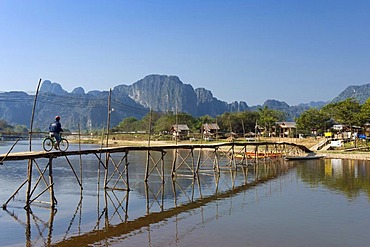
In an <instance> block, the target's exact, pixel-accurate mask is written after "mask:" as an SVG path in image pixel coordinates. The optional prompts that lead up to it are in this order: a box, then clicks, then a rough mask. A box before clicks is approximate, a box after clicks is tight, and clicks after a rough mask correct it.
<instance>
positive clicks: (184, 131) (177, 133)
mask: <svg viewBox="0 0 370 247" xmlns="http://www.w3.org/2000/svg"><path fill="white" fill-rule="evenodd" d="M171 132H172V137H173V139H176V138H178V139H186V138H188V137H189V133H190V129H189V127H188V125H187V124H175V125H172V127H171Z"/></svg>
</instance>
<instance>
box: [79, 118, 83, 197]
mask: <svg viewBox="0 0 370 247" xmlns="http://www.w3.org/2000/svg"><path fill="white" fill-rule="evenodd" d="M78 150H79V151H80V152H81V126H80V123H78ZM79 161H80V181H81V190H83V187H82V155H81V153H80V160H79Z"/></svg>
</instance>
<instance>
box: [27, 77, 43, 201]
mask: <svg viewBox="0 0 370 247" xmlns="http://www.w3.org/2000/svg"><path fill="white" fill-rule="evenodd" d="M40 84H41V78H40V80H39V83H38V85H37V89H36V95H35V100H34V102H33V108H32V116H31V122H30V132H29V151H31V150H32V131H33V120H34V116H35V110H36V103H37V96H38V94H39V88H40ZM27 179H28V184H27V192H26V205H27V207H28V206H29V204H30V192H31V186H32V185H31V183H32V159H29V160H28V167H27Z"/></svg>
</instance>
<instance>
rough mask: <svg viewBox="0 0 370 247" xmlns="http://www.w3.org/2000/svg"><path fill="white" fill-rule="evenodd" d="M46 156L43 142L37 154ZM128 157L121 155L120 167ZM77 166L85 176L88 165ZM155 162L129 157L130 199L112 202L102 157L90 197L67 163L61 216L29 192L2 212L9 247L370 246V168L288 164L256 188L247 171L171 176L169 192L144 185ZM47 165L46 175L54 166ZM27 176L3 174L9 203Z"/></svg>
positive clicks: (19, 168)
mask: <svg viewBox="0 0 370 247" xmlns="http://www.w3.org/2000/svg"><path fill="white" fill-rule="evenodd" d="M1 144H2V145H0V153H6V152H7V151H8V149H9V148H10V146H11V144H12V143H1ZM40 147H41V144H39V143H35V146H34V147H33V150H38V149H40ZM92 147H94V146H82V148H83V149H87V148H92ZM77 148H78V147H77V146H73V145H72V146H71V147H70V149H77ZM94 148H95V147H94ZM22 149H23V150H27V149H28V143H27V142H21V143H19V145H17V146H16V148H15V151H22ZM121 156H122V155H120V154H116V155H115V157H114V158H115V160H116V162H117V163H118V160H120V159H121V158H122V157H121ZM166 156H167V155H166ZM168 156H170V155H168ZM171 159H172V157H171ZM171 159H168V160H166V165H165V166H166V169H165V170H166V173H168V171H169V170H170V167H171ZM70 160H71V164H72V165H73V166H74V168H75V169H76V172H77V174H78V175H79V174H80V173H79V172H80V170H79V156H72V157H70ZM145 160H146V153H144V152H132V153H130V154H129V161H130V166H129V174H130V180H129V182H130V187H131V189H132V190H131V191H130V192H127V191H108V192H107V193H105V192H104V190H102V189H101V188H100V187H101V186H99V182H100V184H102V181H103V180H102V179H103V175H101V176H100V180H99V179H98V177H99V176H98V168H99V162H98V160H97V158H96V157H95V156H90V155H86V156H82V164H83V191H82V192H81V190H80V187H79V185H78V183H77V180H76V178H75V176H74V174H73V172H72V171H71V168H70V167H69V165H68V163H67V162H66V160H65V158H63V157H60V158H57V159H56V160H55V161H54V168H53V169H54V183H55V194H56V198H57V200H58V205H57V207H56V209H57V210H56V211H53V210H51V209H50V208H49V207H48V206H46V205H43V204H37V203H34V204H32V206H31V209H32V210H31V211H26V210H24V209H23V206H24V205H25V189H24V188H22V189H21V190H20V191H19V193H18V195H17V197H16V199H15V200H14V201H11V202H9V204H8V207H7V210H0V246H48V245H54V244H56V245H61V246H62V245H63V244H65V245H69V246H84V245H90V246H274V247H276V246H370V234H369V229H370V203H369V195H370V172H369V171H370V163H369V162H365V161H348V160H334V159H333V160H330V159H323V160H311V161H304V162H295V163H292V162H286V161H280V164H281V166H279V167H277V166H274V165H271V164H270V163H268V164H264V165H261V164H260V167H261V168H260V169H262V170H263V171H262V172H261V173H259V175H258V176H260V177H261V178H264V177H263V176H264V174H270V175H271V174H272V173H271V171H278V172H279V175H273V176H272V175H271V176H270V175H269V179H266V180H264V181H263V182H258V183H257V182H255V181H256V180H255V175H254V173H253V171H251V170H253V169H252V168H250V171H249V173H248V176H247V177H246V176H244V173H243V172H242V171H240V170H241V169H239V170H238V172H237V173H236V174H235V173H230V172H228V171H222V172H221V175H220V177H217V176H214V175H213V174H211V173H208V174H201V175H200V176H199V178H198V179H196V180H193V179H190V178H189V177H179V178H177V179H176V180H175V181H172V180H171V179H170V177H169V176H168V174H166V181H165V184H164V185H162V182H161V179H160V177H159V175H158V173H153V175H151V177H150V178H149V182H148V183H144V182H143V180H144V179H143V177H144V173H145ZM37 162H38V165H39V166H40V167H44V166H45V163H46V161H45V160H41V159H40V160H37ZM167 163H168V164H167ZM287 167H289V169H287ZM41 169H42V168H41ZM35 170H36V169H34V174H35V175H34V176H36V175H37V170H36V171H35ZM184 172H186V171H184ZM26 174H27V161H16V162H5V163H4V165H2V166H0V188H1V190H0V203H1V204H3V203H4V202H6V201H7V199H8V198H9V197H10V196H11V195H12V194H13V192H14V191H15V190H16V189H17V188H18V187H19V186H20V185H21V183H22V182H23V181H24V180H25V179H26V178H27V175H26ZM246 182H247V183H246ZM246 184H247V185H246ZM42 189H43V188H41V185H40V188H38V189H37V192H35V193H39V192H41V190H42ZM48 196H49V195H48V194H45V195H43V196H41V197H40V200H45V201H48ZM105 229H109V230H108V231H105Z"/></svg>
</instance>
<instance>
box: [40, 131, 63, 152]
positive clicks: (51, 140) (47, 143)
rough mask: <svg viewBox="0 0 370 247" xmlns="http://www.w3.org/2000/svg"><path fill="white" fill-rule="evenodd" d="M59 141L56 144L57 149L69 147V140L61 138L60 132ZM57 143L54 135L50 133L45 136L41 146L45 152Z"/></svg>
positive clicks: (61, 149)
mask: <svg viewBox="0 0 370 247" xmlns="http://www.w3.org/2000/svg"><path fill="white" fill-rule="evenodd" d="M60 138H61V139H60V142H59V144H58V147H57V148H56V149H57V150H60V151H62V152H64V151H66V150H67V149H68V147H69V142H68V140H67V139H65V138H62V134H60ZM56 143H57V140H56V139H55V137H54V136H53V135H52V134H50V135H49V136H47V137H45V139H44V141H43V142H42V147H43V149H44V150H45V151H46V152H49V151H51V150H52V149H53V148H55V144H56Z"/></svg>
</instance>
